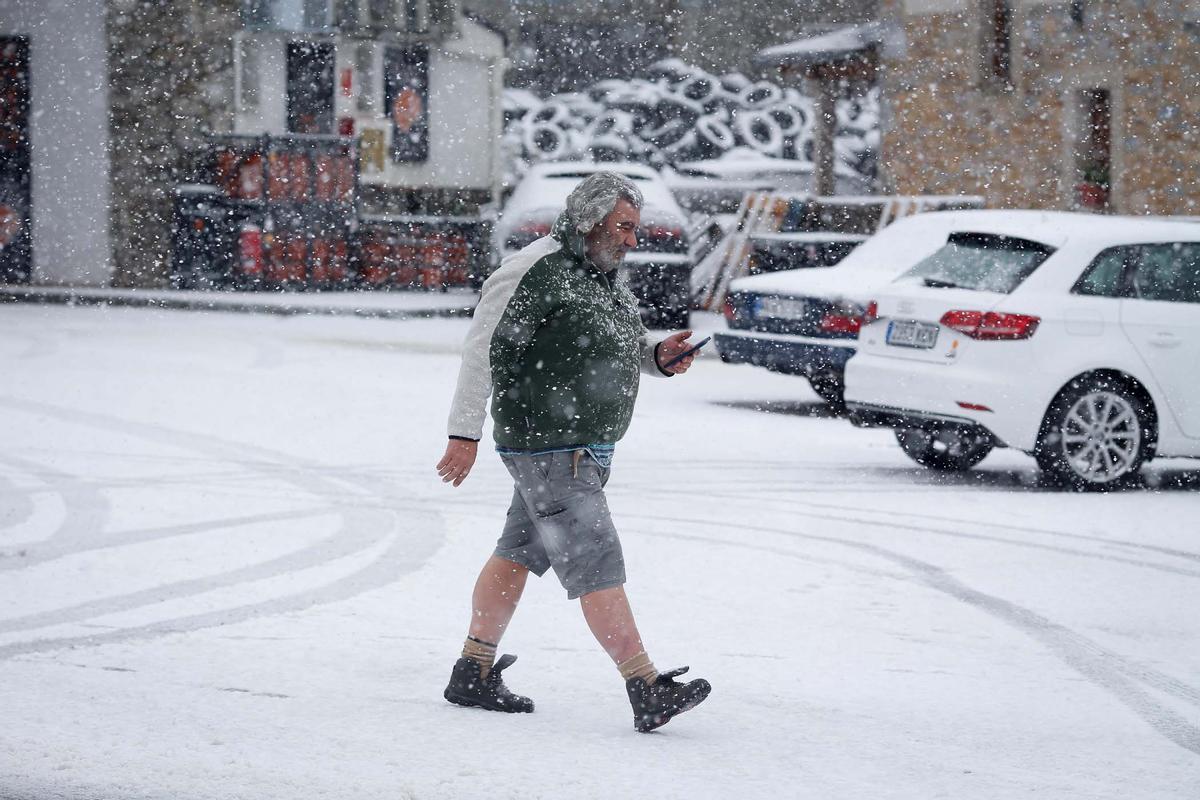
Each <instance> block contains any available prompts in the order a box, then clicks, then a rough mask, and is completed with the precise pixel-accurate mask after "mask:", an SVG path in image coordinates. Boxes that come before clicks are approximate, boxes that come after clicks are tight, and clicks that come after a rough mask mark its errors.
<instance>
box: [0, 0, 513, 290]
mask: <svg viewBox="0 0 1200 800" xmlns="http://www.w3.org/2000/svg"><path fill="white" fill-rule="evenodd" d="M505 66H506V62H505V56H504V48H503V40H502V38H501V36H499V35H498V34H496V33H494V32H492V31H490V30H488V29H486V28H484V27H483V26H480V25H478V24H475V23H473V22H471V21H470V20H467V19H464V18H463V16H462V14H461V10H460V8H459V4H458V3H457V2H456V0H169V1H168V2H155V3H147V2H140V0H0V97H4V98H5V99H6V100H7V99H8V98H10V97H11V98H13V99H14V101H13V102H5V103H4V104H3V107H4V111H3V113H0V281H5V282H18V283H26V282H30V283H42V284H71V285H125V286H139V285H145V286H149V285H159V284H161V283H162V281H163V279H164V278H165V277H166V275H167V273H168V269H169V261H170V258H171V237H172V225H173V200H174V191H175V187H176V186H178V185H179V184H180V183H182V182H186V181H188V180H190V179H193V178H194V176H195V167H196V164H197V160H198V158H200V157H201V156H202V154H203V151H204V149H205V147H206V144H207V142H208V137H209V135H210V134H242V135H247V136H257V135H262V134H271V135H276V136H279V135H284V136H286V135H297V134H298V135H304V134H321V135H342V136H352V137H355V138H356V139H357V140H358V143H359V154H360V164H359V174H360V176H361V181H362V184H363V186H364V187H366V188H369V189H370V190H371V192H370V194H369V195H368V200H369V202H372V203H374V204H375V205H376V207H377V209H378V210H382V211H388V210H394V209H396V208H400V209H401V210H406V211H424V210H430V207H431V206H440V207H441V208H444V207H448V206H454V204H456V203H457V204H458V208H455V209H452V210H461V206H462V204H463V203H466V204H467V205H471V206H473V207H477V206H478V205H480V204H483V203H486V202H489V201H490V200H492V199H493V198H494V197H495V196H496V194H497V192H498V190H499V181H500V166H499V150H498V143H499V140H500V133H501V126H502V124H503V120H502V111H501V104H500V94H501V89H502V86H503V80H504V70H505ZM398 131H403V132H404V133H403V136H401V134H399V133H398ZM401 139H403V141H401ZM364 194H366V193H364ZM21 237H24V238H21ZM9 241H12V242H16V243H17V244H18V245H22V244H24V245H28V246H27V247H25V248H24V249H20V248H18V247H13V246H8V245H6V244H5V243H6V242H9ZM9 262H12V263H9Z"/></svg>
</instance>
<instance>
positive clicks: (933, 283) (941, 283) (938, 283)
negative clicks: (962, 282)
mask: <svg viewBox="0 0 1200 800" xmlns="http://www.w3.org/2000/svg"><path fill="white" fill-rule="evenodd" d="M921 280H923V281H924V282H925V285H926V286H929V287H932V288H934V289H961V288H963V287H962V286H959V285H958V284H957V283H955V282H954V281H947V280H943V279H942V278H922V279H921Z"/></svg>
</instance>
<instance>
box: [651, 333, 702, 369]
mask: <svg viewBox="0 0 1200 800" xmlns="http://www.w3.org/2000/svg"><path fill="white" fill-rule="evenodd" d="M711 341H712V337H711V336H705V337H704V338H703V339H701V340H700V341H698V342H696V343H695V344H694V345H692V346H691V347H689V348H688V349H687V350H684V351H683V352H682V353H680V354H679V355H677V356H675V357H674V358H672V359H671V360H670V361H668V362H667V363H665V364H663V365H662V368H663V369H667V368H668V367H673V366H675V365H676V364H678V363H679V362H680V361H683V360H684V359H685V358H687V357H688V356H690V355H692V354H693V353H695V352H696V351H697V350H699V349H700V348H701V347H704V345H706V344H708V343H709V342H711Z"/></svg>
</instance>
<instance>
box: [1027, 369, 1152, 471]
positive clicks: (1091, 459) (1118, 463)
mask: <svg viewBox="0 0 1200 800" xmlns="http://www.w3.org/2000/svg"><path fill="white" fill-rule="evenodd" d="M1149 419H1150V415H1149V413H1147V410H1146V407H1145V405H1144V404H1143V402H1142V401H1141V400H1140V399H1139V398H1138V397H1136V396H1134V394H1133V393H1132V392H1130V391H1129V389H1128V388H1127V387H1126V386H1124V385H1122V384H1120V383H1118V382H1115V381H1111V380H1105V379H1103V378H1101V379H1094V380H1091V381H1088V382H1078V383H1074V384H1072V385H1071V386H1068V387H1067V390H1066V391H1065V392H1063V393H1062V394H1061V395H1059V398H1058V399H1057V400H1056V401H1055V402H1054V404H1053V405H1052V406H1050V410H1049V411H1047V412H1046V418H1045V420H1044V422H1043V423H1042V432H1041V435H1040V437H1039V439H1038V448H1037V452H1036V453H1035V456H1036V458H1037V462H1038V466H1040V467H1041V468H1042V470H1043V471H1044V472H1046V474H1047V475H1049V476H1050V477H1051V478H1052V479H1054V480H1055V481H1056V482H1058V483H1061V484H1064V485H1066V486H1069V487H1070V488H1073V489H1076V490H1080V491H1106V490H1108V489H1115V488H1118V487H1120V486H1123V485H1125V484H1127V483H1129V482H1130V481H1131V480H1133V479H1134V478H1135V477H1136V476H1137V474H1138V470H1140V469H1141V467H1142V462H1143V461H1145V460H1146V456H1147V453H1148V452H1149V444H1150V442H1151V441H1152V438H1153V431H1152V430H1151V425H1150V423H1149Z"/></svg>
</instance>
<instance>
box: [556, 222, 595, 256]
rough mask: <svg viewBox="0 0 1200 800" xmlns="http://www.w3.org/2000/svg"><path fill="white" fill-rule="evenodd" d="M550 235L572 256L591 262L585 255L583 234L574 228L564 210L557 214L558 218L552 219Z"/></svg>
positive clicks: (585, 246)
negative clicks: (552, 225)
mask: <svg viewBox="0 0 1200 800" xmlns="http://www.w3.org/2000/svg"><path fill="white" fill-rule="evenodd" d="M550 235H551V236H553V237H554V238H555V239H557V240H558V241H559V242H560V243H561V244H562V246H563V250H565V251H566V252H567V253H568V254H569V255H571V256H572V257H573V258H575V259H577V260H579V261H583V262H584V263H587V264H589V265H590V264H591V261H590V260H589V259H588V257H587V242H585V241H584V239H583V234H582V233H580V232H579V231H577V230H576V229H575V223H574V221H573V220H572V219H571V218H570V217H569V216H568V215H567V212H566V211H564V212H562V213H561V214H559V215H558V219H556V220H554V227H552V228H551V229H550Z"/></svg>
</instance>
